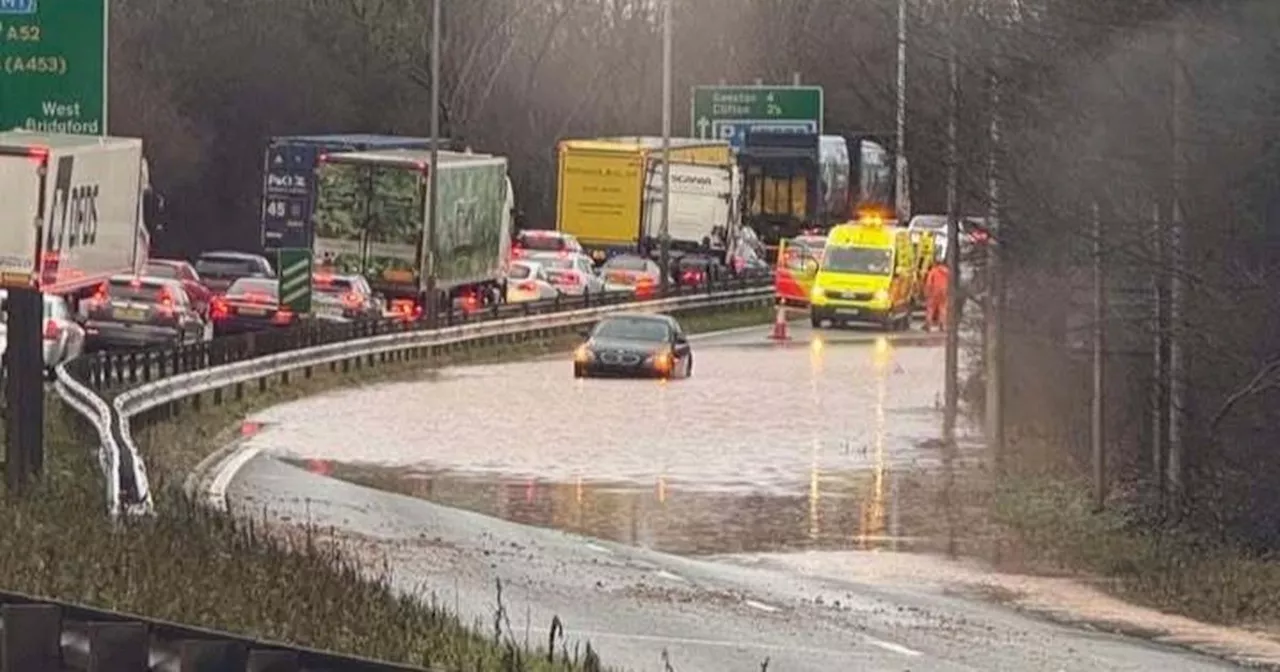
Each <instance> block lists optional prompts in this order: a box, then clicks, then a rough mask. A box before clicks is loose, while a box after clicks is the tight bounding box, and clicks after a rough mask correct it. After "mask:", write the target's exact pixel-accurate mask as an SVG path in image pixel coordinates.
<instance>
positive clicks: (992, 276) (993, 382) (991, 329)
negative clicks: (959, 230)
mask: <svg viewBox="0 0 1280 672" xmlns="http://www.w3.org/2000/svg"><path fill="white" fill-rule="evenodd" d="M990 85H991V128H990V130H989V139H988V142H989V143H990V149H989V150H988V153H987V229H988V233H989V234H990V235H988V236H987V297H986V298H987V300H986V310H985V311H984V312H985V313H986V319H985V320H983V326H984V329H985V334H986V339H985V340H986V343H985V345H986V352H985V353H984V354H985V358H986V360H987V371H986V377H985V378H986V400H987V407H986V435H987V444H988V445H989V446H990V448H991V454H992V462H993V463H994V464H995V467H996V473H997V474H999V473H1001V471H1002V470H1003V468H1004V457H1005V437H1004V370H1003V366H1002V365H1003V361H1002V360H1003V358H1004V344H1003V341H1004V333H1003V328H1004V315H1003V312H1004V275H1003V270H1002V269H1001V267H1000V253H1001V249H1000V248H1001V246H1002V245H1003V243H1002V242H1001V240H1000V239H1001V236H1000V223H999V222H1000V179H999V169H1000V165H999V160H998V158H997V156H998V153H999V151H1000V121H1001V117H1000V76H999V75H998V74H996V71H995V69H994V68H993V69H992V73H991V84H990Z"/></svg>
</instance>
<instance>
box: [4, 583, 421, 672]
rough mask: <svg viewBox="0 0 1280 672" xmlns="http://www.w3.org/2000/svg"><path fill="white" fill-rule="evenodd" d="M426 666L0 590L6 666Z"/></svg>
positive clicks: (376, 670)
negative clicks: (341, 653)
mask: <svg viewBox="0 0 1280 672" xmlns="http://www.w3.org/2000/svg"><path fill="white" fill-rule="evenodd" d="M424 669H425V668H420V667H409V666H405V665H396V664H393V663H381V662H376V661H372V660H367V659H363V658H356V657H353V656H344V655H339V654H334V653H327V652H323V651H317V650H314V649H300V648H298V647H294V646H288V645H285V644H280V643H275V642H265V641H260V640H256V639H251V638H248V637H238V636H235V635H230V634H226V633H221V632H214V631H211V630H205V629H202V628H192V627H187V626H184V625H178V624H176V623H170V622H168V621H161V620H157V619H150V618H143V617H141V616H135V615H132V614H122V613H119V612H114V611H105V610H100V609H91V608H88V607H82V606H78V605H74V604H67V603H62V602H57V601H53V600H47V599H43V598H35V597H30V596H28V595H23V594H20V593H10V592H0V672H29V671H31V670H84V671H85V672H95V671H102V672H115V671H117V670H120V671H123V670H131V671H132V670H151V671H153V672H160V671H164V672H187V671H188V670H219V671H223V670H225V671H226V672H237V671H245V672H265V671H270V672H302V671H307V672H339V671H342V672H347V671H351V672H424Z"/></svg>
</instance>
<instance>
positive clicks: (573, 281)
mask: <svg viewBox="0 0 1280 672" xmlns="http://www.w3.org/2000/svg"><path fill="white" fill-rule="evenodd" d="M560 279H561V280H563V281H565V282H566V283H568V284H570V285H581V284H582V276H581V275H579V274H578V273H577V272H576V271H573V272H569V273H561V274H560Z"/></svg>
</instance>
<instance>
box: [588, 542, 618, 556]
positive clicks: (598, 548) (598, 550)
mask: <svg viewBox="0 0 1280 672" xmlns="http://www.w3.org/2000/svg"><path fill="white" fill-rule="evenodd" d="M587 548H589V549H591V550H593V551H595V552H596V553H605V554H608V555H612V554H613V551H611V550H609V549H607V548H605V547H604V546H597V545H596V544H592V543H588V544H587Z"/></svg>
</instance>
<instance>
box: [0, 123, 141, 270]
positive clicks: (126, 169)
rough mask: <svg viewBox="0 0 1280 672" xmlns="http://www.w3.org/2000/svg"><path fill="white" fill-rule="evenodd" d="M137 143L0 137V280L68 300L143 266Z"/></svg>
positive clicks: (43, 136) (45, 136)
mask: <svg viewBox="0 0 1280 672" xmlns="http://www.w3.org/2000/svg"><path fill="white" fill-rule="evenodd" d="M148 189H149V184H148V178H147V168H146V164H145V162H144V161H143V157H142V140H139V139H135V138H110V137H98V136H85V135H55V134H43V133H31V132H27V131H11V132H3V133H0V281H2V282H3V284H5V285H8V286H25V287H32V288H38V289H39V290H40V291H42V292H44V293H46V294H60V295H69V294H76V293H78V292H80V291H81V290H84V289H86V288H89V287H93V286H96V285H98V284H99V283H102V282H104V281H106V280H107V279H108V278H110V277H111V276H112V275H115V274H118V273H130V272H134V271H135V270H137V269H139V268H140V267H141V266H142V265H143V264H145V263H146V258H147V250H148V248H149V246H150V245H149V236H148V233H147V227H146V225H145V222H144V215H143V211H144V202H145V199H146V196H145V192H147V191H148Z"/></svg>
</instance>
